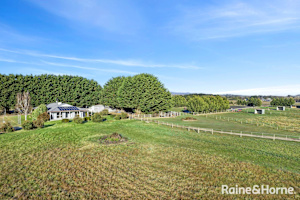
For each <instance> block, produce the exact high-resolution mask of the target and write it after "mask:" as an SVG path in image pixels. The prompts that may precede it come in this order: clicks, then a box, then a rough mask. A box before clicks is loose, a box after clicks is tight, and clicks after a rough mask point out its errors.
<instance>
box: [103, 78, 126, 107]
mask: <svg viewBox="0 0 300 200" xmlns="http://www.w3.org/2000/svg"><path fill="white" fill-rule="evenodd" d="M125 79H126V77H124V76H118V77H115V78H112V79H110V80H109V81H108V82H107V83H106V84H105V85H104V87H103V90H102V92H101V103H102V104H104V105H106V106H110V107H112V108H121V107H120V104H119V102H118V98H117V97H118V91H119V88H120V87H121V85H122V84H123V82H124V81H125Z"/></svg>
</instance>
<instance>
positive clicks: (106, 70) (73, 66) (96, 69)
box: [43, 61, 137, 75]
mask: <svg viewBox="0 0 300 200" xmlns="http://www.w3.org/2000/svg"><path fill="white" fill-rule="evenodd" d="M43 63H45V64H47V65H52V66H60V67H69V68H77V69H84V70H94V71H101V72H112V73H120V74H132V75H134V74H137V72H130V71H124V70H117V69H101V68H95V67H84V66H78V65H68V64H63V63H53V62H47V61H43Z"/></svg>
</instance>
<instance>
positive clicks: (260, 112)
mask: <svg viewBox="0 0 300 200" xmlns="http://www.w3.org/2000/svg"><path fill="white" fill-rule="evenodd" d="M254 114H261V115H264V114H265V109H255V111H254Z"/></svg>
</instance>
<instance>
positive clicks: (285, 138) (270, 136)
mask: <svg viewBox="0 0 300 200" xmlns="http://www.w3.org/2000/svg"><path fill="white" fill-rule="evenodd" d="M132 119H135V120H140V121H145V122H147V123H149V122H153V123H156V124H158V125H160V124H161V125H166V126H169V127H171V128H182V129H185V130H188V131H196V132H197V133H200V132H205V133H207V132H208V133H210V134H214V133H220V134H227V135H236V136H239V137H253V138H264V139H272V140H283V141H294V142H300V137H294V136H287V135H286V136H281V135H280V136H279V135H277V134H270V133H257V132H243V131H241V132H239V133H234V132H232V131H224V130H218V129H211V128H200V127H191V126H182V125H178V124H173V123H167V122H161V121H157V120H152V119H149V118H132Z"/></svg>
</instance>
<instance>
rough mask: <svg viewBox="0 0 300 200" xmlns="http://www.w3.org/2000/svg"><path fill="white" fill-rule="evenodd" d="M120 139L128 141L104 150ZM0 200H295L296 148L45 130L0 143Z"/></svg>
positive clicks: (78, 127)
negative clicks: (236, 190)
mask: <svg viewBox="0 0 300 200" xmlns="http://www.w3.org/2000/svg"><path fill="white" fill-rule="evenodd" d="M113 132H118V133H120V134H122V135H123V136H125V137H127V138H128V139H129V141H128V142H127V143H124V144H119V145H102V144H100V143H99V142H98V139H99V138H100V137H101V136H103V135H107V134H111V133H113ZM0 160H1V161H0V169H1V173H0V199H12V198H20V199H50V198H57V199H67V198H68V199H99V198H102V199H103V198H111V199H112V198H115V199H119V198H133V199H154V198H156V199H158V198H160V199H180V198H181V199H200V198H205V199H223V198H241V197H242V198H245V197H249V198H259V199H274V198H299V197H300V196H299V192H300V189H299V182H300V165H299V163H300V146H299V144H298V143H295V142H284V141H271V140H262V139H253V138H239V137H234V136H225V135H219V134H216V135H210V134H205V133H199V134H198V133H195V132H187V131H184V130H181V129H176V128H174V129H171V128H169V127H165V126H160V125H156V124H152V123H145V122H141V121H135V120H131V121H130V120H125V121H114V120H112V119H111V118H110V119H109V120H108V121H106V122H103V123H100V124H97V123H93V122H88V123H85V124H74V123H67V124H62V123H61V122H47V123H46V127H45V128H43V129H36V130H31V131H24V130H21V131H16V132H14V133H7V134H1V135H0ZM222 184H228V185H229V186H232V187H234V186H235V185H236V184H237V185H239V186H247V187H248V186H253V185H257V184H258V185H261V184H264V185H270V186H276V187H280V186H282V187H294V188H295V189H296V191H297V194H296V195H281V196H278V195H249V196H234V195H233V196H232V195H230V196H228V195H227V196H226V195H222V194H221V185H222Z"/></svg>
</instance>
